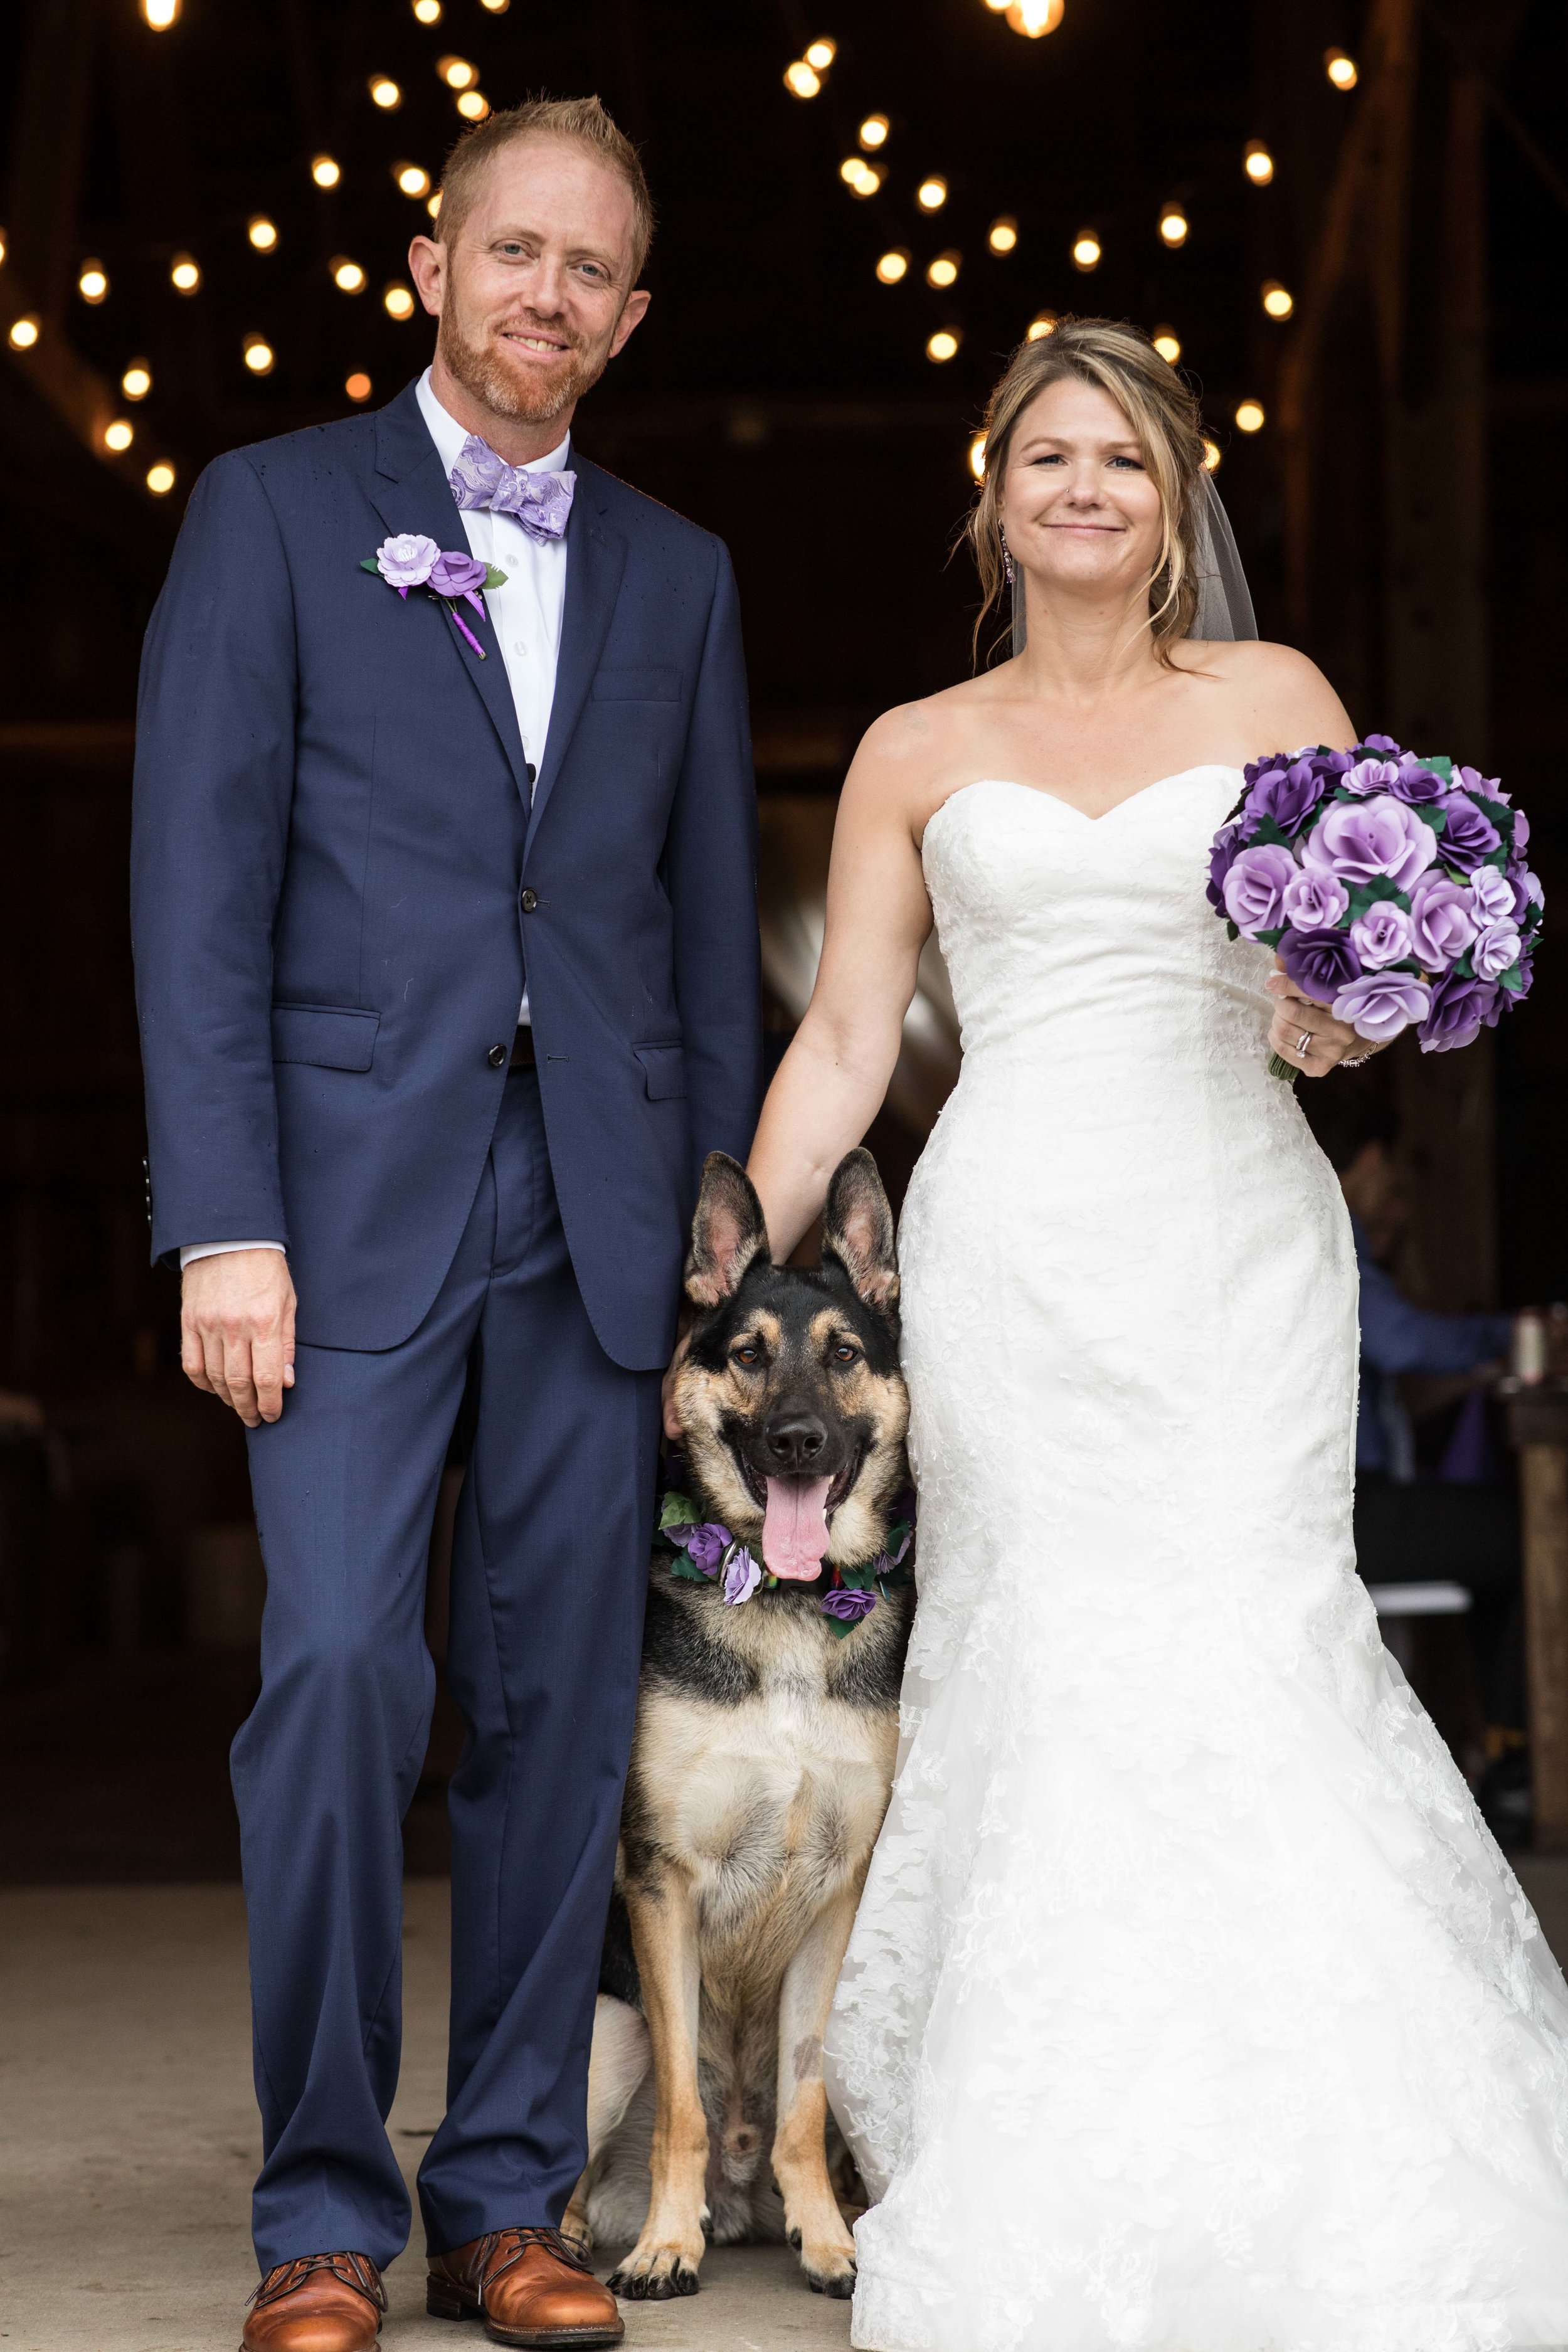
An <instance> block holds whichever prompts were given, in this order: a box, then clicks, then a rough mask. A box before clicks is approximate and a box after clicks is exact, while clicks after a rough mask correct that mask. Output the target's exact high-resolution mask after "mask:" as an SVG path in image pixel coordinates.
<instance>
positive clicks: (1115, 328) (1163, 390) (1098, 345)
mask: <svg viewBox="0 0 1568 2352" xmlns="http://www.w3.org/2000/svg"><path fill="white" fill-rule="evenodd" d="M1063 376H1076V377H1077V378H1078V379H1079V383H1092V384H1095V385H1097V386H1098V387H1099V389H1100V391H1101V392H1105V393H1109V394H1110V397H1111V399H1112V400H1113V401H1114V402H1115V403H1116V404H1117V406H1118V408H1120V409H1121V412H1122V414H1123V415H1125V417H1126V418H1127V421H1128V423H1129V424H1130V425H1131V427H1132V430H1133V432H1134V433H1135V434H1136V436H1137V437H1138V445H1139V447H1140V448H1141V449H1142V453H1143V463H1144V465H1145V466H1146V467H1148V469H1149V475H1150V478H1151V480H1152V482H1153V484H1154V487H1155V488H1156V489H1157V490H1158V491H1159V493H1160V512H1161V518H1162V521H1163V540H1162V544H1161V549H1160V560H1159V562H1158V563H1157V564H1156V565H1155V567H1154V570H1153V572H1152V574H1151V576H1150V581H1149V625H1150V629H1151V632H1152V636H1153V641H1154V651H1155V652H1156V654H1157V655H1158V656H1159V657H1160V659H1161V660H1162V661H1163V663H1164V664H1165V665H1166V667H1170V666H1171V651H1170V649H1171V647H1172V646H1173V645H1175V644H1177V643H1178V642H1179V641H1180V640H1181V639H1182V638H1183V637H1184V636H1186V635H1187V634H1188V633H1189V631H1190V630H1191V628H1192V625H1193V616H1194V613H1195V612H1196V610H1197V602H1198V589H1197V580H1196V577H1195V572H1196V563H1195V557H1196V551H1197V538H1198V510H1199V509H1198V500H1199V494H1200V491H1201V488H1202V479H1203V464H1204V436H1203V432H1202V429H1201V427H1200V425H1199V421H1198V404H1197V402H1196V400H1195V399H1194V396H1193V394H1191V393H1190V392H1189V391H1188V389H1187V387H1186V385H1185V384H1184V383H1183V381H1182V379H1181V377H1180V376H1179V375H1178V374H1177V373H1176V371H1175V369H1174V368H1173V367H1171V366H1169V365H1168V364H1167V363H1166V362H1165V361H1164V360H1163V359H1162V358H1161V357H1160V354H1159V352H1157V351H1156V350H1155V349H1154V346H1153V344H1152V342H1151V341H1149V338H1148V337H1147V335H1145V334H1143V333H1142V331H1141V330H1140V329H1138V328H1137V327H1131V326H1129V325H1127V324H1126V322H1125V321H1124V320H1117V319H1071V318H1068V319H1063V320H1061V321H1060V323H1059V324H1058V326H1057V327H1056V328H1054V329H1053V330H1052V331H1051V332H1050V333H1049V334H1047V335H1042V336H1040V337H1039V338H1038V340H1037V341H1034V342H1029V343H1020V345H1019V346H1018V349H1017V350H1016V352H1014V354H1013V357H1012V359H1011V360H1010V361H1009V362H1008V365H1007V372H1006V373H1005V375H1004V377H1003V378H1002V381H1001V383H999V384H998V385H997V386H996V389H995V391H994V393H993V394H992V395H991V401H990V405H989V406H988V407H987V409H986V412H985V471H984V475H983V477H982V478H981V484H980V494H979V496H978V498H977V499H975V501H974V505H973V508H972V509H971V511H970V515H969V520H968V522H967V523H966V525H965V529H966V530H967V532H968V535H969V541H970V545H971V546H972V547H973V551H974V562H975V566H976V568H977V570H978V571H979V573H980V585H981V587H982V589H983V590H984V597H985V601H984V604H982V605H981V607H980V616H979V619H978V620H977V621H976V622H975V625H974V642H975V646H976V649H977V650H978V647H979V643H980V632H981V629H982V628H983V627H984V623H985V616H986V614H988V613H990V612H991V611H992V610H993V608H994V607H995V606H996V605H998V604H1000V603H1001V598H1002V589H1003V585H1004V583H1005V578H1006V573H1005V568H1004V564H1003V551H1002V518H1001V483H1002V478H1003V477H1004V475H1005V473H1006V470H1007V451H1008V447H1009V446H1010V444H1011V442H1012V438H1013V434H1014V431H1015V429H1016V425H1017V422H1018V419H1019V417H1020V416H1021V415H1023V413H1024V411H1025V409H1026V408H1027V406H1028V405H1029V403H1030V402H1031V401H1032V400H1033V399H1034V397H1035V395H1036V394H1037V393H1040V392H1044V390H1045V388H1046V386H1047V384H1048V383H1058V382H1059V381H1060V380H1061V378H1062V377H1063Z"/></svg>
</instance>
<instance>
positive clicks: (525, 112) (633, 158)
mask: <svg viewBox="0 0 1568 2352" xmlns="http://www.w3.org/2000/svg"><path fill="white" fill-rule="evenodd" d="M519 139H566V140H570V141H571V142H572V143H573V144H574V146H577V147H585V148H587V150H588V151H589V152H590V153H591V154H594V155H596V156H597V157H598V158H599V160H600V162H601V163H607V164H608V165H609V166H610V169H611V170H612V171H614V172H618V173H620V175H621V178H622V179H623V180H624V181H625V182H626V186H627V188H628V189H629V191H630V193H631V199H632V277H631V282H632V285H633V286H635V285H636V284H637V279H638V278H640V277H641V275H642V266H643V263H644V262H645V261H646V260H647V249H648V247H649V246H650V245H651V244H652V243H653V198H652V197H651V196H650V195H649V194H648V187H647V178H646V177H645V176H644V173H643V167H642V159H641V157H640V156H639V155H638V153H637V149H636V148H635V147H634V146H633V145H632V142H631V141H630V140H629V139H628V138H627V137H626V132H625V131H623V130H621V128H620V126H619V125H618V124H617V123H616V121H614V119H613V118H612V117H611V116H610V115H609V114H608V113H607V112H606V111H605V108H604V107H602V106H601V105H600V103H599V101H598V100H597V99H596V98H531V99H529V100H526V101H525V103H524V104H523V105H521V106H510V107H508V108H507V109H506V110H505V112H504V113H501V114H492V115H489V116H488V117H487V118H486V120H485V121H483V122H480V123H476V125H475V126H474V128H473V130H472V131H465V132H464V133H463V136H462V137H461V138H460V139H459V140H458V143H457V145H456V146H455V147H454V148H453V150H452V152H451V153H450V154H449V155H448V156H447V168H446V170H445V171H444V172H443V173H442V174H441V203H440V206H439V210H438V213H437V221H436V228H435V234H436V236H438V237H439V238H440V240H441V242H442V244H443V245H450V244H451V242H452V240H453V238H454V237H455V236H457V234H458V230H459V229H460V228H461V227H462V226H463V223H464V221H465V220H466V219H467V218H468V214H469V213H470V212H471V211H472V209H473V206H474V205H475V203H476V202H477V200H478V197H479V188H480V185H481V184H482V182H483V179H484V175H485V173H486V171H487V170H488V169H489V164H490V163H491V162H492V160H493V159H494V158H495V157H496V156H497V155H499V154H500V151H501V149H502V148H503V147H510V146H512V145H513V144H514V143H515V142H516V141H518V140H519ZM627 290H628V291H629V290H630V289H627Z"/></svg>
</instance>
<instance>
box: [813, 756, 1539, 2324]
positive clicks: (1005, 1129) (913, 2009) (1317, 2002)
mask: <svg viewBox="0 0 1568 2352" xmlns="http://www.w3.org/2000/svg"><path fill="white" fill-rule="evenodd" d="M1240 787H1241V779H1240V776H1239V774H1238V772H1237V771H1236V770H1235V769H1232V768H1227V767H1219V766H1210V767H1202V768H1195V769H1193V770H1192V771H1191V772H1186V773H1184V774H1181V775H1175V776H1169V777H1166V778H1164V779H1163V781H1162V782H1160V783H1158V784H1157V785H1155V786H1153V787H1152V788H1151V789H1150V790H1149V791H1147V792H1143V793H1139V794H1138V795H1137V796H1136V797H1134V798H1133V799H1131V800H1129V801H1126V802H1124V803H1122V804H1121V806H1120V807H1118V808H1116V809H1114V810H1112V811H1111V813H1110V814H1109V815H1107V816H1105V817H1103V818H1101V819H1100V820H1099V821H1098V822H1094V821H1090V820H1089V819H1088V818H1086V817H1084V816H1082V815H1080V814H1079V812H1078V811H1077V810H1075V809H1073V808H1072V807H1070V806H1069V805H1068V803H1065V802H1063V801H1060V800H1056V799H1052V798H1048V797H1047V796H1046V795H1045V794H1043V793H1038V792H1034V791H1030V790H1028V789H1026V787H1024V786H1022V785H1019V784H1016V783H1005V782H982V783H975V784H971V785H969V786H967V787H966V788H965V789H964V790H963V791H961V792H959V793H955V794H954V795H953V796H952V798H951V799H950V800H949V801H947V802H946V803H944V805H943V806H942V808H940V809H939V810H938V811H937V813H936V814H935V815H934V816H933V817H932V819H931V824H929V826H928V827H927V830H926V836H925V851H924V855H925V868H926V877H927V881H928V884H929V886H930V889H931V900H932V904H933V906H934V907H935V909H936V916H937V922H938V926H939V930H940V937H941V941H942V949H943V951H944V953H945V955H946V959H947V963H948V969H949V971H950V973H951V976H952V989H953V995H954V999H955V1001H956V1003H957V1006H958V1011H959V1015H960V1018H961V1021H962V1024H963V1046H964V1061H963V1076H962V1078H961V1079H960V1082H959V1085H958V1087H957V1089H956V1091H955V1092H954V1094H953V1096H952V1099H951V1100H950V1101H949V1103H948V1105H947V1108H946V1109H945V1110H944V1111H943V1113H942V1118H941V1120H940V1121H939V1123H938V1125H937V1128H936V1129H935V1131H934V1133H933V1135H932V1137H931V1142H930V1144H929V1146H928V1147H927V1150H926V1152H925V1155H924V1157H923V1159H922V1160H921V1163H920V1166H919V1168H918V1169H917V1171H916V1172H915V1176H914V1180H913V1182H912V1184H911V1186H910V1195H909V1201H908V1204H907V1206H906V1209H905V1212H904V1217H903V1225H902V1235H901V1252H902V1263H903V1274H904V1308H905V1316H906V1323H905V1330H906V1335H907V1344H906V1358H905V1360H906V1365H907V1369H908V1373H909V1380H910V1391H911V1397H912V1409H913V1417H912V1429H911V1444H912V1451H913V1457H914V1465H915V1470H916V1474H917V1476H918V1479H919V1484H920V1496H921V1528H920V1567H919V1583H920V1607H919V1612H918V1616H917V1619H916V1624H915V1631H914V1640H913V1646H912V1649H911V1651H910V1663H909V1672H908V1680H907V1683H906V1685H905V1692H904V1700H905V1715H904V1738H903V1743H902V1747H901V1749H900V1770H899V1777H898V1781H897V1784H896V1786H895V1789H894V1791H893V1799H892V1804H891V1808H890V1810H889V1814H888V1820H887V1824H886V1827H885V1828H884V1830H883V1832H882V1836H881V1840H880V1842H879V1845H878V1848H877V1853H876V1857H875V1860H874V1862H873V1864H872V1866H871V1873H870V1878H869V1883H868V1886H867V1890H866V1896H865V1901H864V1903H863V1905H862V1906H861V1910H860V1915H859V1918H858V1922H857V1925H856V1928H855V1934H854V1939H853V1941H852V1943H851V1946H850V1949H849V1955H848V1959H847V1964H846V1967H845V1971H844V1975H843V1978H842V1979H841V1982H840V1986H839V1990H838V1994H837V2000H836V2003H835V2008H834V2013H833V2019H832V2023H831V2027H830V2032H829V2044H828V2060H829V2084H830V2090H831V2095H832V2097H833V2104H834V2106H835V2109H836V2111H837V2115H838V2116H839V2117H840V2119H841V2121H842V2122H843V2124H844V2125H845V2126H846V2128H847V2133H848V2136H849V2138H850V2141H851V2144H852V2146H853V2147H854V2149H855V2151H856V2154H857V2156H858V2159H859V2162H860V2164H861V2167H862V2169H863V2170H864V2172H865V2174H866V2177H867V2179H868V2183H869V2185H870V2187H871V2190H872V2194H873V2195H874V2196H876V2197H878V2198H879V2200H880V2202H879V2203H878V2204H877V2205H876V2206H875V2207H874V2209H873V2210H871V2211H870V2212H868V2214H867V2215H866V2216H865V2218H864V2219H863V2220H862V2221H861V2222H860V2223H859V2225H858V2230H857V2232H856V2236H857V2242H858V2256H859V2263H860V2272H859V2285H858V2291H857V2294H856V2299H855V2312H854V2336H853V2340H854V2342H855V2344H856V2345H858V2346H861V2347H872V2352H1089V2347H1093V2352H1099V2347H1121V2352H1450V2347H1454V2352H1459V2347H1463V2352H1501V2347H1505V2346H1515V2345H1554V2346H1561V2345H1568V2042H1565V2039H1564V2036H1565V2035H1568V1990H1565V1988H1564V1985H1563V1979H1562V1977H1561V1975H1560V1974H1559V1972H1558V1969H1557V1968H1556V1966H1555V1964H1554V1962H1553V1961H1552V1957H1551V1955H1550V1953H1549V1952H1548V1950H1547V1949H1546V1947H1545V1945H1544V1943H1543V1940H1542V1937H1541V1934H1540V1931H1539V1929H1538V1928H1537V1926H1536V1923H1535V1919H1534V1916H1533V1915H1532V1913H1531V1909H1530V1906H1529V1905H1528V1904H1527V1903H1526V1901H1525V1899H1524V1897H1523V1895H1521V1891H1520V1888H1519V1886H1518V1885H1517V1883H1516V1882H1515V1880H1514V1878H1513V1876H1512V1874H1511V1873H1510V1870H1509V1868H1508V1865H1507V1864H1506V1863H1505V1862H1504V1861H1503V1859H1502V1856H1501V1855H1500V1853H1499V1852H1498V1850H1497V1848H1496V1846H1495V1845H1494V1844H1493V1843H1492V1841H1491V1839H1490V1837H1489V1835H1488V1833H1487V1832H1486V1830H1485V1828H1484V1826H1483V1825H1482V1823H1481V1822H1480V1820H1479V1816H1478V1814H1477V1813H1476V1811H1475V1808H1474V1806H1473V1805H1472V1803H1471V1801H1470V1797H1469V1793H1468V1790H1467V1788H1466V1786H1465V1783H1464V1780H1462V1778H1461V1777H1460V1775H1459V1773H1458V1770H1457V1769H1456V1768H1455V1766H1454V1764H1453V1763H1452V1761H1451V1760H1450V1759H1449V1757H1448V1754H1447V1749H1446V1748H1444V1746H1443V1744H1442V1742H1441V1741H1440V1740H1439V1738H1437V1735H1436V1732H1435V1731H1434V1729H1433V1727H1432V1726H1431V1723H1430V1722H1429V1720H1428V1718H1427V1717H1426V1715H1425V1714H1424V1713H1423V1711H1422V1709H1421V1707H1420V1706H1419V1705H1418V1704H1417V1703H1416V1701H1415V1698H1414V1697H1413V1696H1412V1695H1411V1692H1410V1690H1409V1687H1408V1685H1406V1683H1405V1679H1404V1677H1403V1676H1402V1675H1401V1674H1400V1672H1399V1669H1398V1667H1397V1666H1396V1665H1395V1664H1394V1663H1393V1662H1392V1661H1391V1660H1390V1658H1389V1657H1388V1655H1387V1654H1386V1653H1385V1651H1384V1648H1383V1646H1382V1643H1380V1641H1379V1639H1378V1633H1377V1624H1376V1621H1375V1618H1374V1616H1373V1611H1372V1607H1371V1604H1370V1602H1369V1601H1368V1600H1367V1597H1366V1594H1365V1592H1364V1591H1363V1588H1362V1586H1361V1585H1360V1583H1359V1582H1358V1581H1357V1579H1356V1577H1355V1574H1354V1571H1353V1567H1352V1543H1351V1478H1352V1442H1353V1441H1352V1425H1353V1418H1354V1404H1355V1378H1356V1352H1357V1349H1356V1276H1355V1265H1354V1258H1353V1255H1352V1246H1351V1236H1350V1231H1349V1225H1348V1221H1347V1218H1346V1215H1345V1212H1344V1209H1343V1206H1342V1202H1341V1199H1340V1194H1339V1189H1338V1186H1337V1184H1336V1183H1335V1181H1334V1178H1333V1175H1332V1173H1331V1171H1330V1169H1329V1166H1328V1163H1327V1162H1326V1160H1324V1159H1323V1158H1322V1156H1321V1153H1320V1152H1319V1150H1318V1149H1317V1147H1316V1145H1315V1144H1314V1143H1313V1141H1312V1139H1311V1136H1310V1133H1309V1131H1308V1129H1307V1127H1306V1125H1305V1122H1304V1120H1303V1118H1302V1117H1301V1113H1300V1108H1299V1106H1298V1104H1297V1101H1296V1098H1295V1096H1294V1094H1293V1093H1292V1091H1291V1089H1290V1088H1289V1087H1286V1086H1283V1085H1281V1084H1280V1083H1279V1081H1278V1080H1277V1079H1274V1078H1271V1077H1269V1076H1268V1075H1267V1072H1266V1069H1265V1061H1266V1056H1267V1052H1268V1048H1267V1045H1266V1043H1265V1034H1266V1031H1267V1028H1268V1013H1269V1009H1270V1008H1269V1003H1268V998H1267V996H1266V995H1265V993H1264V992H1263V987H1262V982H1263V979H1264V976H1265V973H1266V971H1268V965H1269V959H1268V954H1267V952H1266V951H1265V950H1260V949H1258V948H1254V947H1251V946H1249V945H1248V944H1247V942H1246V941H1241V942H1238V943H1236V944H1232V943H1230V942H1229V941H1227V940H1226V935H1225V930H1224V927H1223V925H1221V924H1220V923H1218V922H1216V921H1215V918H1214V917H1213V915H1212V914H1211V913H1210V911H1209V909H1208V908H1207V906H1206V905H1205V900H1204V895H1203V886H1204V881H1205V855H1206V851H1207V847H1208V844H1209V841H1210V839H1211V837H1212V835H1213V834H1214V832H1215V827H1216V825H1217V824H1219V822H1220V820H1221V819H1222V818H1223V816H1224V815H1225V814H1226V811H1227V810H1228V808H1229V806H1230V805H1231V803H1232V802H1233V801H1234V800H1235V799H1236V797H1237V793H1238V792H1239V790H1240Z"/></svg>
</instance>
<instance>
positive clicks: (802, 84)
mask: <svg viewBox="0 0 1568 2352" xmlns="http://www.w3.org/2000/svg"><path fill="white" fill-rule="evenodd" d="M784 88H785V89H787V90H789V91H791V92H793V94H794V95H795V97H796V98H815V97H816V94H817V91H818V90H819V89H821V88H822V76H821V75H820V74H819V73H817V72H816V69H815V68H813V67H811V66H808V65H807V64H806V62H805V58H793V59H792V60H791V62H790V63H789V64H788V65H787V66H785V68H784Z"/></svg>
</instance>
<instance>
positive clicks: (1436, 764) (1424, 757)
mask: <svg viewBox="0 0 1568 2352" xmlns="http://www.w3.org/2000/svg"><path fill="white" fill-rule="evenodd" d="M1415 756H1416V758H1417V759H1418V760H1419V761H1420V762H1421V765H1422V766H1423V767H1424V768H1430V769H1431V771H1432V773H1433V774H1434V775H1435V776H1441V777H1442V779H1443V782H1445V783H1446V784H1451V783H1452V782H1453V781H1454V762H1453V761H1452V760H1451V759H1450V758H1449V757H1448V754H1447V751H1417V752H1416V754H1415Z"/></svg>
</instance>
